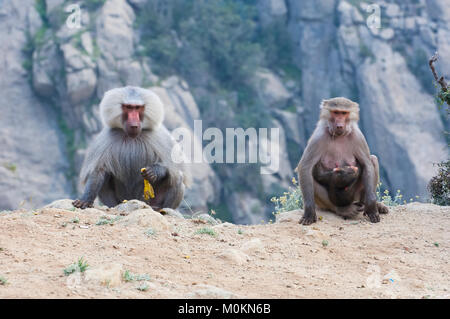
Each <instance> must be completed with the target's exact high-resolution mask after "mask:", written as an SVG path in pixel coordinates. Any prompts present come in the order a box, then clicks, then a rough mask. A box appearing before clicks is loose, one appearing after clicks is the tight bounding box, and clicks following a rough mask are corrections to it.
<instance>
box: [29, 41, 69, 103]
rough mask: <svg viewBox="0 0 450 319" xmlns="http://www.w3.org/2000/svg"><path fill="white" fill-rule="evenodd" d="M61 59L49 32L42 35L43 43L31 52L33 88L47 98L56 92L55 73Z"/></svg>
mask: <svg viewBox="0 0 450 319" xmlns="http://www.w3.org/2000/svg"><path fill="white" fill-rule="evenodd" d="M61 67H62V61H61V58H60V55H59V53H58V48H57V46H56V44H55V42H54V41H53V40H52V39H51V37H50V33H49V32H47V33H46V35H45V36H44V40H43V44H42V45H41V46H40V47H38V48H37V49H36V50H35V51H34V52H33V69H32V72H33V78H32V79H33V88H34V90H35V91H36V93H38V94H39V95H40V96H43V97H46V98H49V97H52V96H53V95H54V94H55V93H56V79H55V74H57V72H58V70H59V69H60V68H61Z"/></svg>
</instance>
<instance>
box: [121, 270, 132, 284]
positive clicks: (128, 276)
mask: <svg viewBox="0 0 450 319" xmlns="http://www.w3.org/2000/svg"><path fill="white" fill-rule="evenodd" d="M122 277H123V280H125V281H126V282H131V281H133V280H134V276H133V274H132V273H131V272H130V271H129V270H126V271H125V272H124V273H123V276H122Z"/></svg>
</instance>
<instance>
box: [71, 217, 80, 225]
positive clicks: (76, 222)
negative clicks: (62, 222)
mask: <svg viewBox="0 0 450 319" xmlns="http://www.w3.org/2000/svg"><path fill="white" fill-rule="evenodd" d="M70 222H71V223H74V224H78V223H79V222H80V219H79V218H78V217H75V218H72V220H71V221H70Z"/></svg>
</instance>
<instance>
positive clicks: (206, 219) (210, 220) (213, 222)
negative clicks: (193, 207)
mask: <svg viewBox="0 0 450 319" xmlns="http://www.w3.org/2000/svg"><path fill="white" fill-rule="evenodd" d="M192 219H199V220H202V221H204V222H206V223H208V224H210V225H213V226H214V225H218V224H219V222H218V221H217V220H216V219H215V218H214V217H212V216H211V215H209V214H200V215H194V216H192Z"/></svg>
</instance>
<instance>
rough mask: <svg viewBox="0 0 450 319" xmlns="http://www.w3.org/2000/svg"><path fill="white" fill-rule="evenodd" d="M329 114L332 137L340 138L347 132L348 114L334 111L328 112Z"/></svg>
mask: <svg viewBox="0 0 450 319" xmlns="http://www.w3.org/2000/svg"><path fill="white" fill-rule="evenodd" d="M330 114H331V116H330V123H331V126H332V127H331V129H332V131H333V133H334V135H337V136H341V135H342V134H344V133H345V132H346V131H347V123H348V121H349V116H350V112H348V111H340V110H334V111H330Z"/></svg>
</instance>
